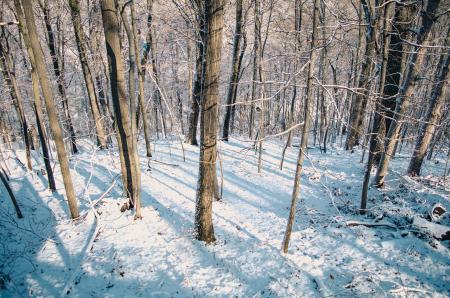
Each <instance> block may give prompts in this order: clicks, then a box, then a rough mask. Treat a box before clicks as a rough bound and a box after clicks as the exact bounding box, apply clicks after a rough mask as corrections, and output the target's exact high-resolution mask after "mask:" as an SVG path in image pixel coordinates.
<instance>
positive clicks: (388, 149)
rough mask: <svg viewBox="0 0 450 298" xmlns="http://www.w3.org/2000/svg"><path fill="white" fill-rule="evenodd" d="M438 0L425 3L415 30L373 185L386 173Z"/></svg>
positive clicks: (379, 183) (377, 183)
mask: <svg viewBox="0 0 450 298" xmlns="http://www.w3.org/2000/svg"><path fill="white" fill-rule="evenodd" d="M439 3H440V0H434V1H429V2H427V3H426V7H425V8H424V13H423V14H422V20H421V23H420V26H419V28H418V30H417V41H416V43H415V45H414V46H412V52H411V53H410V54H409V57H408V61H407V64H406V68H405V71H404V74H403V79H402V83H401V85H400V88H399V92H398V94H397V96H396V106H395V112H394V115H393V120H392V122H391V125H390V127H389V131H388V133H387V136H386V138H387V143H386V146H385V151H384V152H383V154H382V156H381V160H380V163H379V165H378V169H377V174H376V176H375V185H376V186H377V187H382V186H383V185H384V181H385V178H386V175H387V171H388V166H389V162H390V160H391V158H392V156H393V153H394V150H395V145H396V143H397V140H398V138H399V134H400V130H401V128H402V122H403V119H404V117H405V113H406V112H407V110H408V108H409V105H410V101H411V100H410V97H411V95H412V93H413V91H414V87H415V85H416V82H417V80H418V72H419V70H420V67H421V65H422V62H423V56H424V52H425V49H426V48H425V47H423V46H422V45H423V43H424V41H425V39H426V37H427V36H428V33H429V32H430V30H431V26H432V25H433V23H434V22H435V13H436V10H437V8H438V7H439Z"/></svg>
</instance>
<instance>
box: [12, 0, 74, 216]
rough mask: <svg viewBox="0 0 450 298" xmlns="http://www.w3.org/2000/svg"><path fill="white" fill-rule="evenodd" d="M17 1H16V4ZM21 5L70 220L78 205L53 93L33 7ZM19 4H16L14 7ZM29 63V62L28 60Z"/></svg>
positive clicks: (28, 0)
mask: <svg viewBox="0 0 450 298" xmlns="http://www.w3.org/2000/svg"><path fill="white" fill-rule="evenodd" d="M17 1H18V0H16V2H17ZM21 2H22V5H23V12H24V15H25V21H26V24H27V31H28V35H29V38H30V46H31V50H32V52H33V57H34V59H33V60H34V62H35V65H33V67H35V68H36V71H37V74H38V77H39V82H40V85H41V90H42V94H43V96H44V100H45V105H46V108H47V114H48V118H49V122H50V128H51V130H52V134H53V138H54V140H55V145H56V151H57V154H58V160H59V164H60V167H61V174H62V178H63V182H64V188H65V190H66V196H67V201H68V203H69V209H70V214H71V216H72V218H77V217H78V216H79V213H78V203H77V200H76V197H75V190H74V188H73V184H72V176H71V174H70V167H69V159H68V158H67V152H66V149H65V147H64V140H63V135H62V130H61V127H60V126H59V121H58V116H57V113H56V107H55V101H54V99H53V93H52V90H51V85H50V81H49V78H48V74H47V70H46V69H45V59H44V53H43V52H42V48H41V45H40V43H39V39H38V35H37V31H36V23H35V21H34V15H33V7H32V5H31V0H21ZM17 5H19V6H20V4H19V3H17V4H16V6H17ZM30 61H31V60H30Z"/></svg>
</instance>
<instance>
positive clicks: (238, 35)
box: [222, 0, 243, 142]
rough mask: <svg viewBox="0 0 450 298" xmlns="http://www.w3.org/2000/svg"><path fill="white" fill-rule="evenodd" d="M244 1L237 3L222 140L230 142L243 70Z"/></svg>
mask: <svg viewBox="0 0 450 298" xmlns="http://www.w3.org/2000/svg"><path fill="white" fill-rule="evenodd" d="M242 19H243V18H242V0H237V1H236V25H235V32H234V38H233V54H232V55H233V58H232V64H231V74H230V82H229V85H228V91H227V101H226V103H227V106H226V108H225V109H226V112H225V119H224V121H223V130H222V139H223V140H224V141H227V142H228V136H229V134H230V125H232V124H231V110H232V107H233V104H234V102H235V100H236V93H237V87H238V82H239V72H240V70H241V69H240V68H241V56H240V55H239V50H240V47H241V39H242Z"/></svg>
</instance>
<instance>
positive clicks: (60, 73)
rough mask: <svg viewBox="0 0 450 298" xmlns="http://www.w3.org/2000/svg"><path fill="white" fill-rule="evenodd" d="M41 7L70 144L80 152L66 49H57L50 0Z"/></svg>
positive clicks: (46, 0)
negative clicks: (71, 106) (64, 59)
mask: <svg viewBox="0 0 450 298" xmlns="http://www.w3.org/2000/svg"><path fill="white" fill-rule="evenodd" d="M39 4H40V6H41V9H42V11H43V13H44V24H45V28H46V31H47V37H48V38H47V46H48V48H49V50H50V56H51V57H52V65H53V72H54V74H55V77H56V82H57V85H58V92H59V96H61V101H62V106H63V110H64V116H65V125H66V128H67V130H68V131H69V134H70V145H71V150H72V153H73V154H76V153H78V147H77V137H76V135H75V129H74V127H73V123H72V116H71V114H70V110H69V101H68V98H67V94H66V86H65V82H64V80H65V78H64V75H65V73H64V68H63V65H64V63H62V62H61V60H62V57H63V55H64V53H63V52H64V51H57V49H56V40H55V34H54V33H53V29H52V25H51V23H50V8H49V3H48V0H44V3H42V2H41V1H39Z"/></svg>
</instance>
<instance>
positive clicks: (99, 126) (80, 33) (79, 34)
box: [69, 0, 107, 149]
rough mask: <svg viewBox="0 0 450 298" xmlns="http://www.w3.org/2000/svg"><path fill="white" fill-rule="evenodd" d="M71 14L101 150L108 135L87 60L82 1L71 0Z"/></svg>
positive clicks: (105, 145) (104, 146)
mask: <svg viewBox="0 0 450 298" xmlns="http://www.w3.org/2000/svg"><path fill="white" fill-rule="evenodd" d="M69 6H70V14H71V16H72V23H73V29H74V32H75V41H76V44H77V48H78V57H79V59H80V64H81V69H82V71H83V77H84V82H85V84H86V89H87V93H88V97H89V104H90V106H91V112H92V117H93V118H94V123H95V130H96V133H97V145H98V146H99V147H100V149H105V148H107V144H106V134H105V129H104V125H103V120H102V115H101V112H100V108H99V105H98V100H97V94H96V93H95V85H94V80H93V79H92V75H91V70H90V69H89V65H88V60H87V50H86V44H87V38H86V34H85V33H84V30H83V26H82V23H81V15H80V1H79V0H69Z"/></svg>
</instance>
